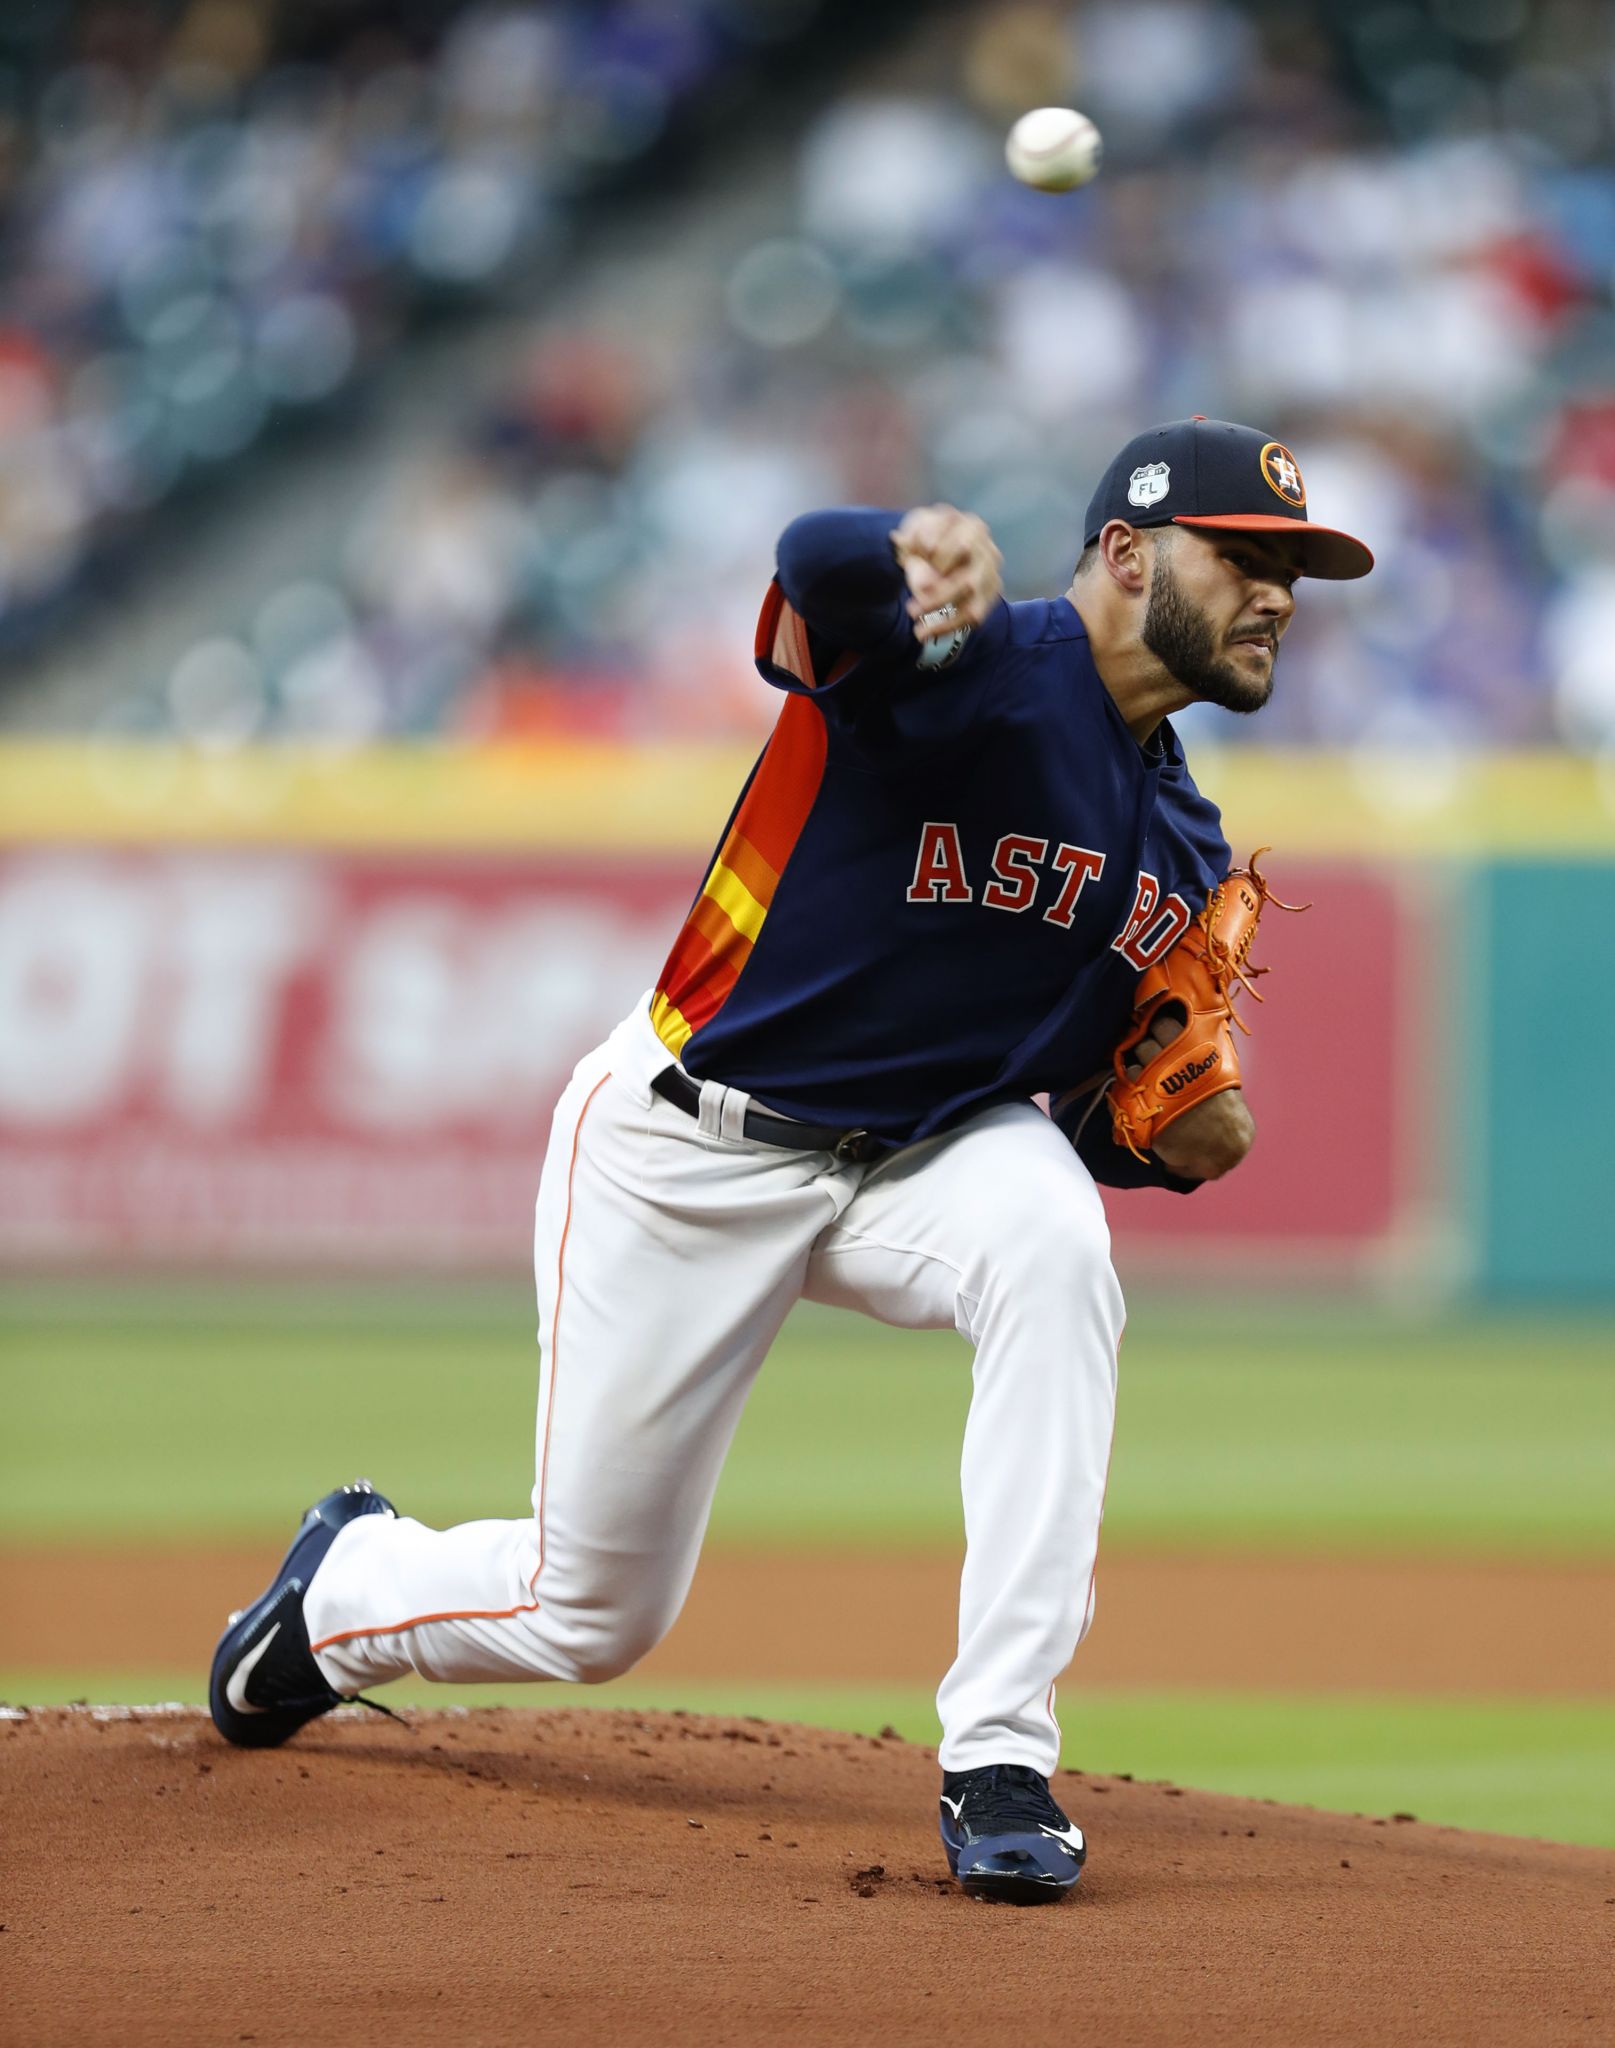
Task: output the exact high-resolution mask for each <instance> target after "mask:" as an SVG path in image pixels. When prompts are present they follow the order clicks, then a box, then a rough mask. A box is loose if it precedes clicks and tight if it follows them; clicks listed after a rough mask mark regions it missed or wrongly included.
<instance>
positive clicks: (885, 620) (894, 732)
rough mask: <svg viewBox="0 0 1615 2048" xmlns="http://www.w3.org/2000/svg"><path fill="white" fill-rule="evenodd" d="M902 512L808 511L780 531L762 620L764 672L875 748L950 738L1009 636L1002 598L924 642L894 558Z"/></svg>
mask: <svg viewBox="0 0 1615 2048" xmlns="http://www.w3.org/2000/svg"><path fill="white" fill-rule="evenodd" d="M902 517H903V514H902V513H901V512H900V511H891V510H881V509H875V508H872V507H867V506H855V507H851V508H847V509H844V510H840V511H832V512H810V513H806V514H804V515H803V516H802V517H801V518H800V519H795V520H793V521H792V522H791V524H790V525H789V526H788V527H786V529H785V531H784V533H783V534H781V536H780V540H779V549H778V555H777V564H778V566H777V572H776V574H775V577H774V580H773V582H772V583H771V584H770V585H769V588H768V592H767V595H766V596H765V597H764V599H763V606H762V611H761V613H760V614H759V616H758V620H757V640H756V648H755V653H756V659H757V668H758V672H759V673H760V674H761V675H762V677H763V678H764V680H765V681H767V682H770V683H772V684H773V685H774V686H775V688H776V689H781V690H790V691H794V692H803V693H808V694H811V695H812V696H813V697H814V698H815V699H816V700H817V701H818V702H819V703H820V704H821V705H822V706H823V708H824V712H825V716H826V719H827V720H828V722H829V723H830V725H831V726H832V727H833V728H835V729H837V730H839V731H840V732H841V734H842V736H843V738H844V739H847V740H849V741H854V742H856V743H859V744H862V745H864V746H866V747H867V748H869V749H870V750H872V751H884V750H885V749H886V748H888V747H897V748H899V749H901V750H903V751H905V752H906V751H909V750H911V749H912V748H913V747H914V746H915V745H916V744H922V745H923V744H925V743H928V742H931V741H934V740H943V739H946V738H947V737H948V736H949V734H950V733H954V732H957V731H961V730H963V729H965V728H967V727H968V726H969V724H970V723H971V722H972V720H973V718H974V717H975V715H976V709H977V705H978V701H979V694H980V693H979V690H977V689H975V688H973V687H972V685H973V684H976V683H979V682H980V681H982V680H983V679H984V678H985V676H986V675H987V673H988V672H989V671H990V670H991V668H992V667H993V665H994V663H995V662H996V659H997V656H998V653H999V652H1000V651H1001V649H1002V647H1003V645H1004V642H1005V640H1006V638H1007V631H1008V617H1009V607H1008V606H1007V605H1006V604H1005V603H1004V602H1003V601H1002V600H1000V601H999V603H998V604H997V606H996V607H995V608H994V611H993V613H992V615H991V616H990V617H989V618H988V619H987V620H986V621H985V623H984V624H983V625H981V626H979V627H974V628H971V627H965V628H962V629H961V630H960V631H959V632H957V633H956V634H952V635H945V636H943V637H942V638H940V639H937V640H932V641H929V642H926V643H924V644H923V645H922V644H921V643H920V642H919V641H917V640H916V639H915V637H914V628H913V622H912V620H911V619H910V618H909V616H908V585H907V582H906V579H905V578H904V575H903V572H902V570H901V569H900V568H899V567H898V564H897V558H896V556H895V555H894V554H893V553H892V543H891V535H892V530H893V528H894V527H896V526H897V525H898V524H899V522H900V521H901V520H902Z"/></svg>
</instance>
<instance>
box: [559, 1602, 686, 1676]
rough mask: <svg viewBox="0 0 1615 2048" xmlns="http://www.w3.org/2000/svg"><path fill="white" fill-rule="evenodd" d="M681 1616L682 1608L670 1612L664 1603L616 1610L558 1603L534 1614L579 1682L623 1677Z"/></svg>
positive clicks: (569, 1670)
mask: <svg viewBox="0 0 1615 2048" xmlns="http://www.w3.org/2000/svg"><path fill="white" fill-rule="evenodd" d="M677 1618H678V1610H677V1609H676V1608H675V1609H674V1610H673V1612H672V1613H667V1612H666V1611H665V1610H663V1609H662V1608H660V1607H647V1608H644V1609H639V1610H637V1611H636V1610H625V1611H619V1612H616V1613H612V1612H610V1611H609V1610H603V1609H600V1608H594V1609H589V1610H587V1611H585V1612H583V1613H579V1612H578V1611H577V1610H575V1609H573V1610H571V1611H568V1610H567V1609H565V1608H562V1607H554V1608H551V1609H549V1610H548V1612H547V1614H546V1613H545V1611H544V1610H543V1609H541V1610H540V1613H539V1615H537V1616H535V1617H534V1625H535V1628H544V1625H545V1622H546V1621H547V1623H548V1627H547V1629H545V1633H546V1634H548V1636H549V1637H550V1640H551V1642H552V1643H553V1644H554V1646H555V1647H556V1648H557V1649H559V1650H560V1652H561V1653H562V1656H563V1658H564V1660H565V1662H566V1664H567V1666H568V1676H569V1677H570V1678H571V1680H572V1683H573V1684H575V1685H604V1684H605V1682H606V1681H607V1679H611V1678H621V1677H622V1675H623V1673H624V1672H625V1671H631V1670H632V1669H633V1668H634V1666H635V1665H636V1664H637V1663H638V1662H639V1661H640V1659H641V1658H642V1657H645V1656H648V1655H649V1653H650V1652H651V1651H652V1650H654V1649H655V1647H656V1645H657V1644H658V1643H659V1642H660V1641H661V1640H662V1638H663V1636H665V1635H666V1634H667V1632H668V1630H669V1629H670V1628H671V1627H672V1626H673V1623H674V1622H675V1621H676V1620H677Z"/></svg>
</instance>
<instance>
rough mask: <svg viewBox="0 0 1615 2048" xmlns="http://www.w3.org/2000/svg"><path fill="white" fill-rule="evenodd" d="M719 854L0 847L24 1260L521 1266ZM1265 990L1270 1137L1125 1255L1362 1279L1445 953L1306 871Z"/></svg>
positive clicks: (1373, 886)
mask: <svg viewBox="0 0 1615 2048" xmlns="http://www.w3.org/2000/svg"><path fill="white" fill-rule="evenodd" d="M698 872H699V863H698V861H697V860H692V859H690V858H689V857H686V856H678V857H674V856H669V855H651V854H647V855H645V856H644V857H642V858H639V859H637V860H635V861H633V862H630V863H624V862H622V861H617V862H610V861H605V860H601V859H599V858H596V857H593V856H586V855H581V854H579V855H565V856H563V855H559V854H555V853H549V852H544V853H533V852H528V853H524V854H520V855H517V854H488V855H476V856H467V855H455V854H452V853H442V852H439V853H420V854H413V853H411V854H406V853H397V852H383V851H374V852H372V851H351V852H335V851H306V850H298V849H291V848H267V849H264V850H229V851H216V850H207V849H201V848H198V849H194V850H192V849H185V850H180V849H170V848H161V847H150V848H139V849H135V848H127V849H125V848H116V847H97V848H73V847H54V848H32V849H26V848H25V849H19V850H16V851H14V852H11V853H8V854H3V855H0V1256H3V1257H4V1258H5V1260H6V1261H7V1262H8V1263H10V1264H12V1265H13V1266H16V1265H18V1264H26V1263H29V1262H38V1261H63V1260H66V1261H84V1262H91V1261H96V1262H101V1261H110V1262H113V1263H118V1262H126V1263H140V1262H152V1261H156V1262H162V1261H185V1262H189V1263H193V1264H194V1263H197V1262H218V1263H220V1264H229V1265H250V1264H258V1263H267V1264H273V1263H292V1264H310V1263H328V1264H336V1265H343V1266H356V1265H359V1266H363V1265H374V1266H397V1265H399V1264H401V1263H407V1264H408V1265H410V1266H411V1267H419V1266H422V1265H426V1266H433V1267H438V1268H443V1269H456V1268H463V1269H477V1268H489V1267H510V1266H515V1265H518V1264H521V1263H523V1262H525V1259H526V1257H527V1248H528V1240H529V1232H530V1223H531V1216H532V1205H533V1194H534V1190H535V1188H536V1185H537V1179H538V1171H539V1167H540V1164H541V1162H542V1159H543V1152H544V1145H545V1141H546V1137H547V1132H548V1123H549V1116H550V1111H551V1108H552V1106H553V1103H554V1101H555V1098H556V1096H557V1095H558V1094H559V1092H560V1090H561V1088H562V1087H563V1085H564V1084H565V1081H566V1078H567V1076H568V1074H569V1073H570V1071H571V1068H572V1066H573V1064H574V1062H575V1061H576V1060H577V1058H578V1057H579V1056H580V1055H581V1054H582V1053H583V1052H585V1051H586V1050H587V1049H588V1048H589V1047H590V1046H591V1045H593V1044H595V1043H596V1042H597V1041H598V1039H599V1038H601V1037H602V1036H603V1035H604V1033H605V1032H606V1031H607V1030H608V1029H609V1028H610V1026H611V1025H612V1024H613V1023H614V1022H615V1021H616V1020H617V1018H619V1017H620V1016H621V1015H623V1014H624V1013H625V1012H626V1011H627V1009H628V1008H629V1007H630V1006H631V1004H632V1003H633V1002H634V1001H635V999H636V997H638V996H639V995H640V994H641V993H642V992H643V991H644V990H645V989H646V988H647V987H648V985H649V984H650V982H651V981H652V979H653V978H654V975H655V972H656V968H657V967H658V965H659V964H660V962H661V960H662V957H663V955H664V954H665V952H666V949H667V945H668V943H669V938H670V935H671V934H672V933H673V932H675V931H676V930H677V928H678V925H679V923H680V921H681V919H682V917H683V914H684V911H685V908H686V906H687V902H688V898H689V894H690V891H691V888H692V886H693V884H694V882H695V880H696V878H697V875H698ZM1282 879H1283V883H1284V887H1285V891H1286V893H1288V894H1290V895H1291V896H1299V897H1301V898H1302V899H1305V898H1306V897H1308V896H1311V897H1313V898H1315V899H1316V906H1317V907H1316V908H1315V909H1314V910H1313V911H1312V912H1311V913H1310V914H1308V915H1307V916H1304V917H1286V916H1283V915H1282V914H1280V913H1277V912H1272V913H1270V914H1269V915H1268V917H1267V918H1266V919H1265V920H1264V923H1263V928H1262V933H1261V939H1260V946H1259V957H1260V958H1261V959H1262V960H1264V961H1265V962H1266V963H1267V964H1269V965H1270V966H1271V968H1272V969H1273V972H1272V974H1271V976H1270V977H1268V978H1266V979H1265V980H1264V982H1263V983H1260V984H1258V986H1261V987H1265V988H1267V989H1270V990H1271V992H1272V1000H1271V1001H1269V1002H1267V1003H1266V1004H1264V1005H1262V1006H1260V1007H1258V1006H1257V1005H1255V1004H1254V1003H1251V1002H1249V1000H1248V999H1247V1001H1246V1009H1247V1012H1248V1014H1249V1016H1250V1017H1251V1020H1252V1022H1253V1024H1254V1026H1255V1030H1254V1035H1253V1036H1252V1037H1251V1038H1250V1039H1249V1040H1247V1041H1245V1047H1246V1056H1247V1072H1248V1076H1249V1081H1250V1088H1251V1094H1252V1099H1253V1102H1254V1105H1255V1108H1256V1113H1257V1117H1258V1123H1259V1126H1260V1127H1261V1129H1262V1130H1263V1132H1264V1134H1265V1141H1264V1139H1259V1141H1258V1145H1257V1148H1256V1151H1255V1153H1254V1154H1253V1155H1252V1157H1251V1159H1250V1161H1249V1162H1248V1163H1247V1164H1246V1165H1245V1166H1244V1167H1242V1168H1241V1169H1240V1171H1239V1173H1238V1174H1237V1175H1236V1176H1233V1177H1231V1178H1230V1179H1229V1180H1228V1181H1227V1182H1225V1183H1223V1184H1222V1185H1221V1186H1218V1187H1214V1188H1209V1189H1206V1190H1203V1191H1202V1192H1200V1193H1199V1194H1197V1195H1195V1196H1194V1197H1192V1198H1191V1199H1188V1200H1185V1199H1183V1198H1181V1197H1174V1196H1166V1195H1153V1194H1134V1195H1126V1196H1117V1197H1116V1198H1115V1199H1114V1200H1113V1202H1112V1204H1111V1210H1112V1217H1113V1221H1114V1224H1115V1228H1116V1234H1117V1241H1118V1246H1119V1252H1120V1256H1121V1257H1122V1258H1123V1260H1124V1263H1126V1262H1133V1263H1135V1264H1136V1263H1138V1262H1140V1261H1142V1262H1144V1263H1146V1264H1148V1265H1149V1266H1151V1267H1152V1268H1159V1269H1166V1270H1170V1269H1171V1268H1173V1267H1174V1266H1180V1265H1181V1266H1183V1267H1184V1268H1185V1269H1186V1270H1198V1271H1203V1270H1204V1268H1205V1265H1206V1263H1207V1262H1208V1260H1211V1259H1214V1258H1215V1257H1216V1256H1218V1255H1219V1254H1220V1253H1221V1252H1222V1251H1225V1250H1226V1249H1227V1248H1228V1247H1229V1246H1230V1245H1231V1244H1232V1245H1235V1246H1238V1247H1240V1248H1241V1249H1242V1251H1243V1252H1244V1253H1245V1254H1246V1255H1252V1254H1260V1253H1261V1252H1262V1251H1263V1250H1264V1249H1265V1250H1266V1251H1267V1252H1268V1253H1269V1254H1271V1256H1272V1257H1273V1258H1274V1259H1276V1260H1278V1259H1294V1258H1303V1259H1306V1260H1310V1261H1312V1262H1314V1263H1315V1264H1317V1263H1321V1264H1322V1265H1323V1266H1324V1267H1325V1268H1329V1267H1334V1268H1337V1269H1339V1268H1342V1267H1345V1266H1349V1265H1350V1264H1351V1263H1352V1262H1353V1261H1356V1260H1358V1259H1360V1258H1361V1257H1363V1256H1365V1255H1369V1254H1374V1253H1376V1252H1377V1251H1380V1250H1383V1248H1384V1247H1386V1246H1387V1245H1389V1244H1393V1243H1394V1241H1395V1239H1396V1236H1397V1233H1398V1231H1399V1230H1401V1229H1402V1228H1403V1225H1404V1222H1405V1218H1406V1213H1407V1209H1408V1204H1409V1201H1410V1200H1411V1199H1412V1198H1413V1196H1414V1195H1415V1194H1416V1192H1417V1184H1418V1181H1419V1176H1420V1174H1421V1172H1422V1166H1421V1163H1420V1158H1419V1156H1418V1153H1419V1148H1418V1145H1417V1142H1416V1140H1417V1131H1418V1118H1417V1114H1416V1098H1417V1095H1418V1092H1419V1088H1420V1079H1419V1074H1418V1072H1417V1069H1416V1065H1415V1066H1414V1067H1412V1068H1410V1065H1409V1062H1408V1060H1407V1059H1406V1058H1405V1057H1404V1049H1405V1045H1406V1042H1407V1040H1408V1037H1409V1034H1410V1019H1411V1018H1413V1017H1414V1015H1415V1013H1416V1011H1417V1008H1418V1003H1417V987H1416V983H1417V976H1416V974H1415V973H1414V972H1413V971H1412V967H1411V965H1410V963H1413V962H1415V961H1416V960H1417V959H1418V958H1419V957H1421V955H1422V952H1423V947H1422V942H1421V937H1420V930H1419V920H1418V913H1417V909H1416V906H1413V905H1411V904H1410V903H1409V901H1407V900H1406V899H1405V898H1404V896H1403V895H1402V894H1401V893H1400V892H1399V891H1398V889H1397V888H1395V887H1394V886H1392V884H1391V883H1390V882H1389V881H1388V880H1387V879H1385V878H1384V877H1381V876H1378V875H1376V874H1374V873H1373V872H1371V871H1367V870H1363V869H1360V868H1358V869H1353V868H1350V867H1345V866H1318V865H1308V866H1305V867H1303V866H1302V865H1301V864H1299V863H1290V864H1287V865H1286V869H1285V872H1284V875H1283V878H1282Z"/></svg>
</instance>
